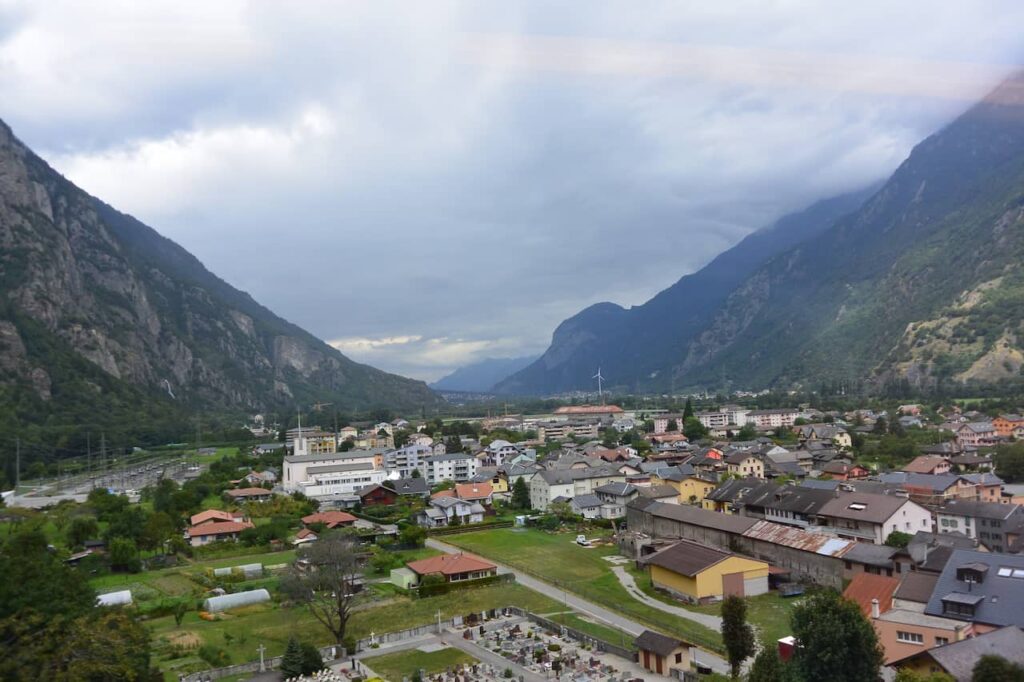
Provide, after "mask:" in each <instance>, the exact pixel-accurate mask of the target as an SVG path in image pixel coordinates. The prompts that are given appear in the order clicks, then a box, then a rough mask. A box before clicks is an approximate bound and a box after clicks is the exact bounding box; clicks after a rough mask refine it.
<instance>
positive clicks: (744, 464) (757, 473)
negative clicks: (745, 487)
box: [725, 450, 764, 479]
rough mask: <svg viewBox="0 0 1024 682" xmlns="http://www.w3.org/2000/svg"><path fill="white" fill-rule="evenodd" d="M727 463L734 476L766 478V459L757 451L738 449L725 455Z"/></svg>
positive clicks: (728, 469)
mask: <svg viewBox="0 0 1024 682" xmlns="http://www.w3.org/2000/svg"><path fill="white" fill-rule="evenodd" d="M725 463H726V466H727V471H728V472H729V473H730V474H732V475H734V476H741V477H743V478H760V479H764V461H763V460H762V459H761V457H759V456H758V454H757V453H754V452H750V451H745V450H736V451H734V452H730V453H728V454H726V455H725Z"/></svg>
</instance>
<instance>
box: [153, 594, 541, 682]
mask: <svg viewBox="0 0 1024 682" xmlns="http://www.w3.org/2000/svg"><path fill="white" fill-rule="evenodd" d="M510 605H515V606H519V607H521V608H524V609H528V610H530V611H534V612H536V613H550V612H552V611H555V610H558V609H559V607H560V605H559V604H558V602H556V601H554V600H552V599H549V598H547V597H545V596H543V595H541V594H538V593H536V592H533V591H532V590H528V589H527V588H525V587H522V586H521V585H515V584H510V585H491V586H488V587H481V588H478V589H467V590H462V591H459V592H452V593H450V594H446V595H441V596H437V597H430V598H427V599H409V598H408V597H388V598H387V599H386V600H384V601H380V602H377V603H370V604H366V605H364V606H363V607H362V608H361V610H359V611H357V612H355V613H353V614H352V619H351V621H350V622H349V633H350V634H351V635H352V636H354V637H356V638H359V639H361V638H364V637H368V636H370V634H371V633H374V632H377V633H380V632H393V631H395V630H400V629H403V628H411V627H416V626H419V625H426V624H428V623H433V622H435V621H436V620H437V612H438V611H440V613H441V618H444V619H447V618H451V617H452V616H456V615H464V614H467V613H473V612H480V611H485V610H488V609H494V608H501V607H504V606H510ZM148 625H149V627H150V630H151V631H152V632H153V642H154V651H155V655H154V664H156V665H157V666H158V667H159V668H160V669H161V670H162V671H164V674H165V677H166V679H168V680H172V679H177V673H178V672H187V671H192V670H202V669H205V668H209V667H213V666H211V665H210V664H209V663H206V662H204V661H202V660H201V659H200V658H199V657H198V656H197V654H196V649H198V647H199V646H200V645H203V644H207V645H211V646H214V647H218V648H220V649H222V650H223V651H224V652H225V655H226V658H225V660H224V661H223V662H222V663H220V664H221V665H228V664H233V663H243V662H245V661H251V660H253V659H255V658H256V657H257V655H256V653H255V650H256V647H258V646H259V645H260V644H263V645H264V646H266V647H267V655H268V656H277V655H279V654H281V653H283V652H284V648H285V645H286V644H287V643H288V638H289V637H291V636H293V635H294V636H295V637H297V638H299V639H300V640H301V641H305V642H311V643H313V644H316V645H318V646H326V645H328V644H331V636H330V634H329V633H328V632H327V630H326V629H324V627H323V626H322V625H321V624H320V623H319V622H317V621H316V619H315V618H313V616H312V615H311V614H310V613H309V611H307V610H306V609H303V608H285V607H282V606H280V605H277V604H274V603H270V604H261V605H258V606H250V607H245V608H243V609H238V610H236V611H233V612H231V613H228V614H224V616H223V617H222V619H221V620H216V621H205V620H201V619H200V618H199V616H198V614H197V613H196V612H194V611H193V612H189V613H188V614H187V615H186V616H185V619H184V620H183V621H182V624H181V628H176V627H175V625H174V618H173V617H171V616H164V617H162V618H155V619H153V620H150V621H148ZM175 643H178V644H181V645H183V646H184V647H185V648H186V649H187V651H185V652H175V651H174V650H173V646H172V645H173V644H175ZM178 653H184V655H180V656H176V657H172V656H175V655H176V654H178Z"/></svg>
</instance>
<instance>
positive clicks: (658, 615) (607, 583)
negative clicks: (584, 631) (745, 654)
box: [443, 528, 722, 651]
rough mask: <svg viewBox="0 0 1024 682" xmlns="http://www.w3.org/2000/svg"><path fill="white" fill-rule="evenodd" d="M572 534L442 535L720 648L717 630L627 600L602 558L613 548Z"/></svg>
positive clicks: (506, 531)
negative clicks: (578, 541)
mask: <svg viewBox="0 0 1024 682" xmlns="http://www.w3.org/2000/svg"><path fill="white" fill-rule="evenodd" d="M574 539H575V533H545V532H543V531H538V530H532V529H522V528H496V529H493V530H485V531H478V532H475V533H463V534H461V535H452V536H448V537H445V538H443V540H444V541H445V542H448V543H450V544H453V545H457V546H459V547H462V548H463V549H466V550H468V551H471V552H475V553H476V554H479V555H481V556H483V557H487V558H489V559H494V560H495V561H498V562H501V563H503V564H506V565H508V566H513V567H515V568H517V569H520V570H522V571H523V572H525V573H529V574H531V575H534V576H536V577H538V578H540V579H542V580H544V581H546V582H549V583H552V584H554V585H555V586H557V587H559V588H561V589H564V590H567V591H568V592H572V593H574V594H578V595H580V596H581V597H583V598H585V599H588V600H590V601H593V602H595V603H597V604H601V605H602V606H605V607H607V608H609V609H611V610H612V611H615V612H617V613H621V614H622V615H624V616H627V617H628V618H631V619H633V620H635V621H638V622H640V623H643V624H645V625H648V626H649V627H652V628H654V629H656V630H661V631H663V632H665V633H669V634H674V635H676V636H678V637H680V638H682V639H685V640H687V641H690V642H692V643H694V644H697V645H699V646H702V647H706V648H708V649H712V650H714V651H721V650H722V636H721V634H720V633H719V632H716V631H715V630H712V629H710V628H708V627H705V626H703V625H700V624H699V623H694V622H693V621H690V620H686V619H685V618H679V617H678V616H674V615H672V614H668V613H664V612H663V611H658V610H656V609H652V608H650V607H648V606H647V605H645V604H643V603H641V602H639V601H637V600H635V599H633V597H631V596H629V593H628V592H626V590H625V588H624V587H622V584H621V583H620V582H619V580H618V578H616V577H615V574H614V573H612V571H611V566H612V564H611V563H609V562H608V561H605V560H604V557H606V556H611V555H615V554H618V552H617V551H616V550H615V548H614V547H611V546H602V547H592V548H586V547H580V546H579V545H577V544H576V543H575V542H574Z"/></svg>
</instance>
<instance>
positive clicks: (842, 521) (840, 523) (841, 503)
mask: <svg viewBox="0 0 1024 682" xmlns="http://www.w3.org/2000/svg"><path fill="white" fill-rule="evenodd" d="M817 517H818V521H819V522H820V523H821V524H822V525H824V526H826V527H827V528H828V530H830V531H832V532H834V533H835V534H836V535H838V536H839V537H841V538H846V539H850V540H862V541H868V542H873V543H874V544H876V545H882V544H885V539H886V538H887V537H889V534H890V533H894V532H896V531H899V532H901V533H907V534H908V535H914V534H915V533H917V532H918V531H920V530H923V531H926V532H929V533H930V532H931V531H932V515H931V512H929V511H928V510H927V509H925V508H924V507H922V506H921V505H919V504H917V503H916V502H911V501H910V500H909V499H907V498H906V497H900V496H898V495H880V494H877V493H859V492H852V493H840V494H839V495H838V496H836V497H835V498H833V499H831V500H829V501H828V502H826V503H825V504H824V505H822V507H821V509H819V510H818V514H817Z"/></svg>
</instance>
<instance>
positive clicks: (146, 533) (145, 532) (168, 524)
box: [141, 512, 174, 550]
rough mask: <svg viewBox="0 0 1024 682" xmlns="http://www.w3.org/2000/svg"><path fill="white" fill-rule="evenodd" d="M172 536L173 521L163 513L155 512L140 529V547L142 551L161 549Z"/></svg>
mask: <svg viewBox="0 0 1024 682" xmlns="http://www.w3.org/2000/svg"><path fill="white" fill-rule="evenodd" d="M172 535H174V521H173V520H172V519H171V517H170V516H169V515H167V513H165V512H155V513H153V514H150V516H149V518H148V519H146V525H145V527H144V528H143V529H142V540H141V545H142V547H143V549H161V550H162V549H163V547H164V545H165V544H166V543H167V541H168V540H170V539H171V536H172Z"/></svg>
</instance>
